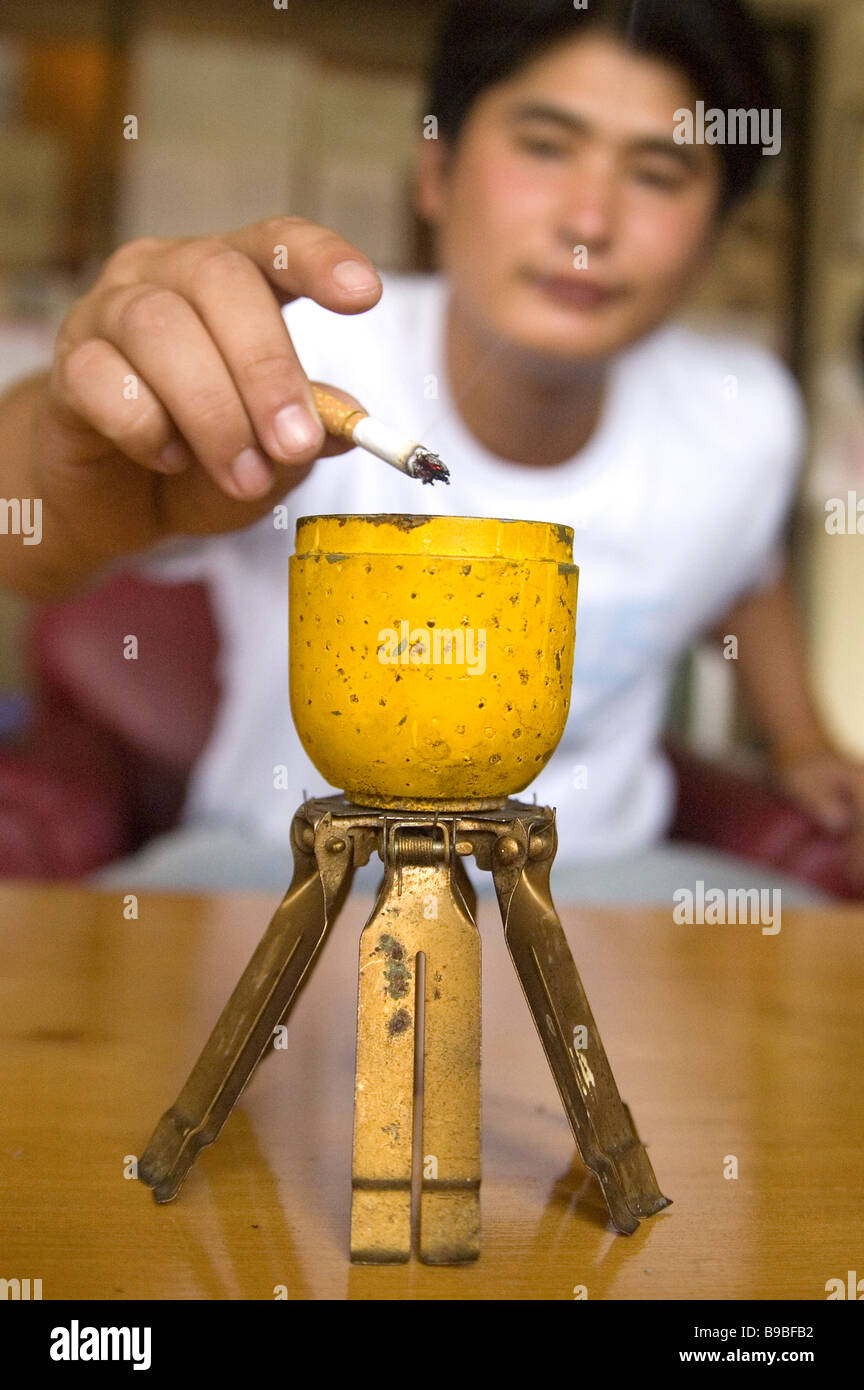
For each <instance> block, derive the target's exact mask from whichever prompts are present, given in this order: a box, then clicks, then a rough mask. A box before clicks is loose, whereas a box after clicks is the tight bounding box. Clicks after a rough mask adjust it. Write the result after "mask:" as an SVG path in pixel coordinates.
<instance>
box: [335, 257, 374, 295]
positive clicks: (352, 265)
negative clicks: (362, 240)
mask: <svg viewBox="0 0 864 1390" xmlns="http://www.w3.org/2000/svg"><path fill="white" fill-rule="evenodd" d="M332 275H333V279H334V280H335V281H336V284H337V285H339V287H340V289H343V290H355V291H357V292H359V291H360V290H377V288H378V286H379V285H380V284H381V281H380V279H379V278H378V276H377V275H376V274H375V272H374V271H371V270H370V269H369V267H368V265H363V264H361V262H360V261H340V262H339V264H338V265H336V266H334V267H333V271H332Z"/></svg>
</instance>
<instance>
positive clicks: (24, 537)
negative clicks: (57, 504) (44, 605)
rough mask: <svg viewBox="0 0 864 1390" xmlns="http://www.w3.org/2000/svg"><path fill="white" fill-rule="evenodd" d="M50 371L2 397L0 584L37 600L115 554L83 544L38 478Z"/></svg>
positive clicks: (58, 592)
mask: <svg viewBox="0 0 864 1390" xmlns="http://www.w3.org/2000/svg"><path fill="white" fill-rule="evenodd" d="M48 375H49V374H48V373H47V372H41V373H39V374H38V375H36V376H31V377H27V378H25V379H24V380H23V381H20V382H17V383H16V384H15V385H14V386H13V387H12V388H11V390H9V391H8V392H7V393H6V394H5V395H4V396H3V397H0V493H2V498H0V507H3V508H4V511H3V512H2V514H0V522H2V523H3V524H4V525H5V527H6V530H5V534H0V584H3V585H5V586H6V587H7V588H9V589H11V590H13V591H14V592H15V593H18V594H21V595H22V596H23V597H25V598H32V599H50V598H58V597H62V596H63V595H64V594H67V593H70V592H72V591H73V590H74V589H76V588H78V587H80V585H81V584H82V583H83V582H86V580H87V579H88V578H90V577H91V576H92V575H93V574H95V573H96V572H97V571H98V570H99V569H100V568H101V567H102V566H103V565H104V564H105V563H107V561H108V559H110V557H107V556H105V555H104V554H103V553H102V552H101V550H100V549H99V548H98V547H96V546H93V547H92V548H91V547H89V546H87V545H86V544H85V545H82V543H81V537H80V534H79V535H78V536H77V537H75V538H73V537H71V536H70V535H69V533H68V531H67V529H66V528H65V527H64V526H63V525H62V524H60V523H59V519H58V518H56V516H55V515H54V514H53V513H52V511H51V508H50V505H49V499H47V498H46V497H44V496H42V495H41V491H42V489H41V488H40V487H39V485H38V484H36V483H35V482H34V479H33V472H32V463H33V437H34V422H35V417H36V412H37V410H38V409H39V407H40V404H41V402H42V399H43V396H44V391H45V385H46V382H47V380H48ZM25 519H26V522H27V525H26V526H25V525H24V524H23V523H24V521H25Z"/></svg>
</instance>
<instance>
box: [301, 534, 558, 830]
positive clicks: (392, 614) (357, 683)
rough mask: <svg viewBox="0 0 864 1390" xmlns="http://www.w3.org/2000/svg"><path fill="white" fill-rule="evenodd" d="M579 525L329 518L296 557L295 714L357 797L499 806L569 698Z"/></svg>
mask: <svg viewBox="0 0 864 1390" xmlns="http://www.w3.org/2000/svg"><path fill="white" fill-rule="evenodd" d="M572 546H573V532H572V531H571V530H570V529H569V528H568V527H566V526H559V525H555V524H551V523H546V522H530V521H507V520H498V519H490V518H486V517H412V516H398V515H394V516H380V517H377V516H321V517H304V518H302V519H301V520H300V521H299V522H298V526H297V545H296V554H295V555H294V556H292V558H291V562H290V599H291V618H290V628H291V631H290V645H291V710H292V714H293V716H294V722H295V725H296V728H297V731H298V734H299V736H300V739H301V741H302V743H303V746H304V748H305V749H306V752H307V753H308V755H309V757H310V758H311V760H312V762H313V763H314V764H315V766H316V767H317V768H318V771H319V772H320V773H321V775H322V776H323V777H325V778H326V779H327V781H328V782H329V783H330V784H331V785H332V786H335V787H341V788H343V789H344V790H345V792H346V794H347V795H348V797H349V798H350V799H351V800H352V801H354V802H356V803H358V804H360V805H375V806H381V807H408V808H412V809H436V808H441V809H443V808H446V807H456V806H459V807H464V806H469V805H474V806H478V807H479V806H487V807H490V806H492V807H494V806H500V805H502V804H503V802H504V800H505V799H506V798H507V797H508V796H511V795H514V794H515V793H517V792H519V791H521V790H522V789H523V788H524V787H526V786H527V785H528V783H529V782H531V781H533V779H534V778H535V777H536V776H537V774H538V773H539V772H540V771H541V769H542V768H543V767H544V766H545V764H546V763H547V762H548V760H549V758H550V757H551V756H552V753H553V752H554V750H555V747H556V746H557V744H558V741H559V739H560V738H561V735H562V733H563V731H564V725H565V723H566V719H567V713H568V709H569V703H570V686H571V679H572V666H573V636H574V622H575V610H576V594H577V582H578V569H577V567H576V566H575V565H574V564H573V563H572V559H573V550H572Z"/></svg>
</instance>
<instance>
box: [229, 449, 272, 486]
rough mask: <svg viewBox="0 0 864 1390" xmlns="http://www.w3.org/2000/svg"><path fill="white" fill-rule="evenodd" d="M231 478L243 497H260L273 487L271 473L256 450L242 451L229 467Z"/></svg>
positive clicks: (264, 460) (268, 466)
mask: <svg viewBox="0 0 864 1390" xmlns="http://www.w3.org/2000/svg"><path fill="white" fill-rule="evenodd" d="M231 476H232V478H233V479H234V484H235V486H236V487H237V490H238V491H239V492H241V493H242V494H243V496H244V497H262V496H263V495H264V493H265V492H269V491H270V488H271V487H272V486H273V473H272V470H271V468H270V465H269V464H268V462H267V460H266V459H265V458H264V457H263V455H262V454H259V452H258V450H257V449H244V450H243V452H242V453H241V454H238V455H237V457H236V459H235V460H234V462H233V463H232V465H231Z"/></svg>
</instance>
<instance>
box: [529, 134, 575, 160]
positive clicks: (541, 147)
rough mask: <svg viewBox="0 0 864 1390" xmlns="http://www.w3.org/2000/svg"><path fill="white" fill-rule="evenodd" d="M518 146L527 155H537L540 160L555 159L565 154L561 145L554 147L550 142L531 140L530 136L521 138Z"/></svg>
mask: <svg viewBox="0 0 864 1390" xmlns="http://www.w3.org/2000/svg"><path fill="white" fill-rule="evenodd" d="M519 144H520V145H521V147H522V149H523V150H527V151H528V153H529V154H536V155H539V156H540V157H541V158H542V159H556V158H558V157H559V156H563V155H565V154H566V153H567V151H566V149H565V148H564V146H563V145H556V144H554V143H553V142H552V141H551V140H539V139H536V138H534V139H532V138H531V137H530V136H522V138H521V139H520V140H519Z"/></svg>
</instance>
